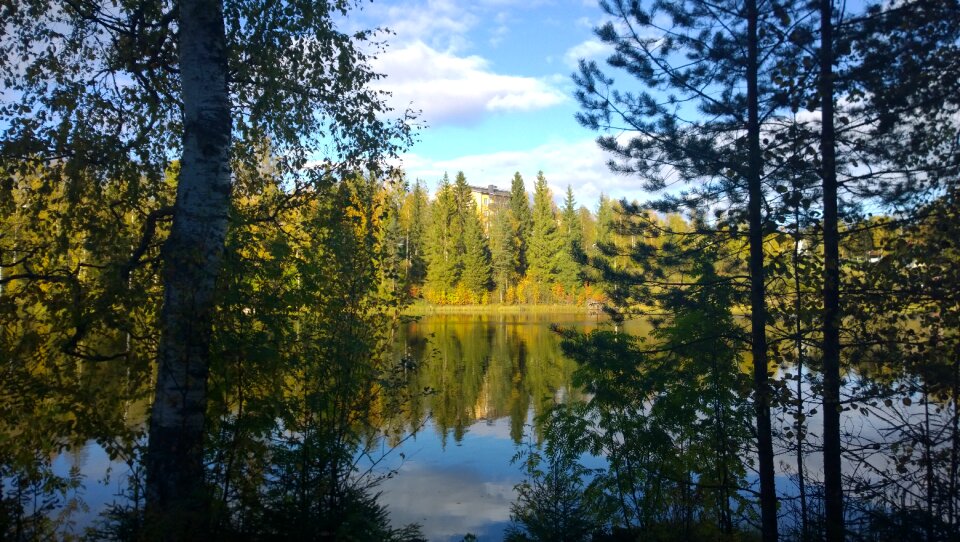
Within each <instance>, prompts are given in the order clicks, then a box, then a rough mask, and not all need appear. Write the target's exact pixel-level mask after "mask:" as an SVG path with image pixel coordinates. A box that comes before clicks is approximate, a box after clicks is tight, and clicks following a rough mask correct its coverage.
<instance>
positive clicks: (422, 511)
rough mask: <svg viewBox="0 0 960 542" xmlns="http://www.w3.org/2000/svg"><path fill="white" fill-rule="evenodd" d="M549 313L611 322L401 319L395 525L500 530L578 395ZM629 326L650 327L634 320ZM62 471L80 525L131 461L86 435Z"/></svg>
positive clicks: (389, 459) (491, 535)
mask: <svg viewBox="0 0 960 542" xmlns="http://www.w3.org/2000/svg"><path fill="white" fill-rule="evenodd" d="M551 324H559V325H562V326H572V327H576V328H579V329H592V328H595V327H597V326H598V325H605V324H599V323H598V322H597V320H596V319H595V318H592V317H587V316H583V315H542V314H538V315H434V316H426V317H423V318H420V319H419V320H417V321H413V322H409V323H407V324H404V326H403V327H402V329H401V330H400V333H399V336H398V340H397V341H396V344H395V352H394V355H395V356H396V357H397V358H398V359H399V358H400V357H407V358H409V359H411V360H414V361H415V362H416V364H417V365H418V367H417V368H416V369H415V370H411V372H410V374H409V377H408V386H409V389H410V390H411V392H412V396H413V397H414V401H413V404H412V405H411V408H410V412H407V413H405V414H404V415H402V416H398V417H396V418H394V419H390V420H389V421H388V423H389V424H392V425H393V427H392V429H393V431H392V434H394V435H395V436H394V437H393V438H392V439H388V440H392V442H389V441H385V442H384V443H383V444H382V448H381V450H380V452H381V453H382V454H386V455H385V458H384V459H383V460H382V461H380V462H379V463H378V464H377V465H376V466H375V467H374V469H375V470H376V472H379V473H381V474H388V473H390V472H393V473H394V475H392V476H391V477H389V478H387V479H385V480H384V481H383V482H382V483H381V485H380V487H379V490H380V491H382V495H381V501H382V502H383V503H385V504H386V505H387V506H388V507H389V510H390V513H391V518H392V520H393V522H394V524H396V525H403V524H407V523H413V522H416V523H419V524H420V525H422V527H423V532H424V534H425V535H426V536H427V538H429V539H430V540H439V541H446V540H461V539H462V538H463V536H464V535H465V534H467V533H472V534H474V535H477V536H478V537H480V539H481V540H500V539H501V538H502V534H503V531H504V529H505V528H506V526H507V524H508V522H509V515H510V503H511V502H513V500H514V496H515V492H514V489H513V488H514V486H515V485H516V484H517V483H519V482H520V481H521V480H522V478H523V476H522V473H521V471H520V469H519V467H518V466H516V465H513V464H512V463H511V458H512V457H513V456H514V454H515V453H516V452H517V450H518V446H519V445H520V444H521V443H522V442H523V440H524V439H525V438H535V437H533V436H532V431H533V430H532V427H533V425H534V420H535V418H536V416H537V415H538V414H540V413H541V412H543V411H544V409H546V408H548V407H549V406H551V405H553V404H554V403H555V402H558V401H567V400H571V399H577V398H579V397H580V395H579V393H578V390H576V389H574V388H573V387H572V386H571V376H572V374H573V371H574V369H575V368H576V366H575V364H574V363H573V362H572V361H570V360H569V359H567V358H565V357H564V356H563V354H562V353H561V350H560V341H559V337H558V336H557V334H556V333H554V332H552V331H551V330H550V325H551ZM628 328H629V330H630V331H632V332H634V333H646V332H647V328H646V327H645V326H643V325H640V324H636V323H634V324H628ZM424 389H429V390H430V392H429V393H422V390H424ZM137 410H142V409H140V408H137ZM140 416H142V412H141V413H140ZM375 456H376V454H375ZM361 467H363V465H361ZM54 470H55V472H56V473H57V474H60V475H67V474H69V472H70V471H71V470H73V471H74V472H76V473H79V474H81V475H82V476H83V484H82V487H80V488H78V489H77V490H76V491H75V492H72V493H70V495H71V496H72V497H77V498H78V502H80V501H82V506H80V507H79V508H78V509H76V510H75V511H74V512H72V514H71V517H72V521H71V522H70V523H72V526H73V527H72V530H74V531H76V532H82V530H83V528H84V527H85V526H87V525H89V524H90V523H91V522H92V521H94V520H95V519H96V518H97V515H98V514H99V513H100V511H102V510H103V508H104V506H105V505H107V504H109V503H110V502H112V501H114V500H116V499H117V498H118V495H120V494H121V493H122V492H123V490H124V487H125V486H124V482H123V480H124V479H125V476H126V475H127V474H128V473H129V470H130V469H129V467H128V465H127V464H125V463H123V462H120V461H111V460H110V459H109V457H108V456H107V454H106V452H105V451H104V450H103V448H102V447H100V446H99V445H97V444H96V443H94V442H93V441H90V442H89V443H87V444H86V445H85V446H82V447H79V448H75V449H73V450H71V451H69V452H67V453H63V454H60V455H59V456H57V457H56V458H55V459H54ZM65 530H66V531H70V530H71V527H70V525H67V526H66V529H65Z"/></svg>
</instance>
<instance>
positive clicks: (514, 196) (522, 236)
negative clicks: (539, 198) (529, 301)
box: [510, 171, 533, 277]
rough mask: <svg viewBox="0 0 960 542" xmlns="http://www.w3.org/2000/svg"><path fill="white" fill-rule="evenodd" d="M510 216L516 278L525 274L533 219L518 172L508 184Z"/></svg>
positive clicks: (528, 198) (528, 199)
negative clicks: (514, 249) (514, 245)
mask: <svg viewBox="0 0 960 542" xmlns="http://www.w3.org/2000/svg"><path fill="white" fill-rule="evenodd" d="M510 214H511V215H512V219H511V220H512V223H513V236H514V237H515V238H516V239H517V249H518V257H517V276H520V277H522V276H524V275H526V273H527V266H528V265H529V258H528V256H527V250H528V246H529V242H530V232H531V230H532V229H533V217H532V215H531V214H530V197H529V196H528V195H527V189H526V187H524V185H523V177H521V176H520V172H519V171H518V172H516V173H514V174H513V180H512V181H511V183H510Z"/></svg>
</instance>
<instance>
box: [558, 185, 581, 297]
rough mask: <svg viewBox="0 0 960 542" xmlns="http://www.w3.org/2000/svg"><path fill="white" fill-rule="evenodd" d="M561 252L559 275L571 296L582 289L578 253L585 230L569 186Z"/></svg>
mask: <svg viewBox="0 0 960 542" xmlns="http://www.w3.org/2000/svg"><path fill="white" fill-rule="evenodd" d="M558 240H559V244H560V250H559V251H558V252H557V274H558V279H559V282H560V284H562V285H563V288H564V290H565V291H566V292H567V293H568V294H570V293H574V292H576V290H577V288H579V287H580V284H581V279H580V264H579V263H577V258H576V253H577V252H579V251H581V250H583V247H582V244H583V228H582V225H581V224H580V216H579V214H578V213H577V203H576V201H575V200H574V198H573V189H572V188H571V187H570V186H567V197H566V199H565V200H564V203H563V212H562V213H561V215H560V231H559V235H558Z"/></svg>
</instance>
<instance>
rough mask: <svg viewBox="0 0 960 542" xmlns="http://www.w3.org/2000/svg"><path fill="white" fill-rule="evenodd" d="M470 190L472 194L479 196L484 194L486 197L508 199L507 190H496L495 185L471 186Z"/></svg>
mask: <svg viewBox="0 0 960 542" xmlns="http://www.w3.org/2000/svg"><path fill="white" fill-rule="evenodd" d="M470 190H472V191H473V192H479V193H481V194H486V195H488V196H493V197H502V198H509V197H510V191H509V190H501V189H499V188H497V187H496V185H492V184H491V185H489V186H471V187H470Z"/></svg>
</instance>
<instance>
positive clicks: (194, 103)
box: [0, 0, 960, 542]
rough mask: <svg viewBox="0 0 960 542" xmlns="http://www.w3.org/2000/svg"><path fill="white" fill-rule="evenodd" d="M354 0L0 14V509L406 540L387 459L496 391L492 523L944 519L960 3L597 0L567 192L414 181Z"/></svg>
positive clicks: (948, 485) (952, 363)
mask: <svg viewBox="0 0 960 542" xmlns="http://www.w3.org/2000/svg"><path fill="white" fill-rule="evenodd" d="M356 9H359V6H358V5H357V4H354V3H353V2H349V1H338V2H329V3H316V2H312V1H308V0H285V1H282V2H244V1H232V0H178V1H166V0H159V1H155V2H126V1H117V2H110V1H107V2H101V1H98V0H70V1H68V2H64V3H62V4H61V3H50V2H47V1H45V0H17V1H14V2H9V3H5V4H4V5H2V6H0V16H2V21H3V31H2V33H0V75H2V87H0V90H2V102H0V131H2V134H3V137H2V140H0V167H2V171H3V174H2V178H0V538H2V539H10V540H17V541H20V540H50V539H72V540H150V541H153V540H164V541H174V540H200V539H203V540H359V541H366V540H370V541H380V540H384V541H388V540H392V541H398V542H399V541H417V540H426V539H427V537H426V535H425V534H424V532H423V526H422V525H419V524H417V523H409V524H395V522H393V521H392V520H391V516H390V509H389V508H388V507H387V506H386V505H385V504H384V503H383V502H382V499H381V497H382V496H381V493H380V491H379V489H378V488H380V487H382V484H383V483H385V482H386V481H388V480H390V479H392V478H394V477H397V476H403V475H404V473H403V472H402V469H399V468H388V467H383V465H385V464H387V463H388V460H387V458H389V457H391V455H390V454H391V453H393V451H394V450H400V449H402V446H403V444H404V443H405V442H407V441H409V440H411V439H413V440H415V439H416V438H417V435H418V432H421V431H427V430H428V429H427V428H428V427H429V428H432V430H435V431H437V432H438V433H440V434H441V439H442V441H443V442H444V446H446V442H447V438H448V436H449V437H450V438H452V439H453V441H455V442H456V443H458V445H459V443H460V442H461V441H462V439H463V438H464V435H466V434H468V433H469V431H470V428H471V427H475V425H474V424H477V423H479V422H480V421H482V420H488V421H489V420H491V419H494V418H508V420H509V421H508V422H507V424H508V426H509V438H510V439H511V442H512V443H513V444H514V445H515V446H516V453H515V455H514V457H513V465H514V466H515V467H516V468H518V469H520V471H522V473H523V480H522V481H521V482H520V483H518V484H517V485H516V486H515V487H514V488H513V493H511V495H512V498H513V503H512V505H511V506H510V509H509V522H508V525H507V526H506V527H505V531H504V537H505V538H506V539H507V540H511V541H530V540H537V541H560V540H562V541H603V540H609V541H613V540H663V541H672V540H716V541H733V540H762V541H764V542H774V541H777V540H796V541H803V542H807V541H819V540H826V541H828V542H838V541H842V540H864V541H886V540H923V541H928V542H933V541H950V540H957V539H960V408H958V403H957V401H958V396H960V276H958V270H960V266H958V262H960V246H958V243H960V187H958V180H960V2H957V0H903V1H896V2H886V1H867V2H863V3H861V4H858V5H856V6H853V5H847V4H845V3H835V2H832V1H831V0H809V1H806V0H805V1H789V0H729V1H728V0H719V1H716V2H714V1H705V0H679V1H675V2H661V1H655V0H651V1H628V0H601V1H600V2H599V9H598V10H597V11H598V14H599V13H601V12H602V13H603V15H604V19H602V20H603V21H604V22H602V23H601V24H599V26H597V27H596V28H595V30H594V32H595V36H596V38H597V39H598V40H599V41H600V42H602V43H603V44H604V45H605V46H606V47H607V49H606V50H607V51H608V54H607V56H606V57H605V58H604V59H603V60H599V61H598V60H591V59H587V58H584V59H581V60H580V62H579V65H578V68H577V71H576V73H574V74H573V76H572V87H573V88H574V90H573V92H572V96H571V97H572V99H574V100H575V101H576V103H577V105H578V108H579V112H578V113H577V115H576V118H575V119H570V122H571V124H574V123H579V124H580V125H581V126H583V127H585V128H587V129H589V130H591V131H594V132H596V133H597V144H598V146H599V147H600V148H601V149H602V150H603V151H604V153H605V155H606V156H607V157H608V158H609V163H608V167H609V169H610V173H609V174H610V175H611V178H612V176H615V175H616V176H626V177H628V178H630V179H633V180H635V183H636V186H637V189H638V192H639V191H641V190H642V192H643V193H645V194H649V195H650V197H649V198H648V199H646V200H642V201H641V200H640V199H612V198H609V197H606V196H602V197H601V198H600V200H599V202H597V203H596V205H595V206H594V207H593V208H589V207H587V206H585V205H584V203H585V202H579V203H578V202H577V200H576V199H575V195H574V191H573V189H572V188H570V187H568V188H567V190H566V193H565V194H554V193H552V191H551V190H550V188H549V185H548V178H549V175H550V170H549V168H545V171H546V173H545V172H544V171H541V172H539V173H538V174H537V175H536V178H535V180H534V182H533V183H532V190H531V191H529V192H528V189H527V187H526V186H525V181H524V178H523V177H522V176H521V174H520V173H519V172H518V173H516V174H515V175H514V177H513V178H512V179H502V180H498V182H502V183H504V184H506V183H507V182H509V183H510V190H509V191H506V190H504V191H502V192H503V195H502V198H501V199H500V200H499V201H494V202H492V203H489V204H484V205H480V204H478V201H480V200H477V199H476V196H475V195H474V192H476V190H477V188H476V187H474V186H472V185H471V184H470V183H471V181H469V179H470V178H471V177H472V176H473V175H474V173H473V172H471V171H466V172H464V171H461V172H458V173H457V174H455V176H454V180H453V181H451V180H450V178H449V176H448V175H446V174H445V175H444V176H443V177H442V179H414V180H412V182H411V180H410V179H408V178H407V176H406V174H405V173H404V166H403V163H402V161H401V160H400V158H401V157H402V155H403V153H404V151H406V150H407V149H409V148H411V147H412V146H413V145H415V142H416V141H415V140H416V132H417V130H418V129H420V128H421V127H420V125H419V124H418V123H417V112H416V111H414V110H412V109H411V110H395V109H392V108H391V106H390V105H388V102H387V96H386V95H385V94H384V92H385V91H383V90H380V89H379V87H377V86H376V83H377V82H378V81H380V80H381V79H382V76H381V75H380V74H378V73H377V72H376V71H375V70H374V69H373V67H372V61H373V60H374V57H375V56H376V52H377V51H378V50H379V49H378V47H381V46H382V40H387V41H389V39H390V34H389V32H388V31H386V30H384V29H374V30H359V31H356V30H352V29H351V30H345V29H344V28H345V27H347V25H346V23H345V21H349V20H350V18H351V17H352V16H353V15H354V13H355V10H356ZM422 129H429V128H422ZM434 182H436V183H437V184H436V185H435V189H434V190H433V191H432V193H431V191H430V189H429V188H428V185H427V183H431V184H432V183H434ZM491 188H492V187H491ZM507 192H509V193H507ZM557 196H560V200H559V201H558V200H557ZM485 205H486V206H485ZM589 205H591V206H592V205H593V203H592V202H590V203H589ZM424 305H426V306H431V307H435V306H440V305H458V306H459V305H463V306H468V307H472V308H474V309H476V310H477V311H478V312H483V310H484V308H483V307H479V306H480V305H493V306H498V307H503V306H507V305H511V306H513V305H516V306H521V307H523V308H525V309H529V308H531V307H533V306H535V305H548V306H553V305H567V306H570V307H576V308H577V310H582V311H583V312H584V313H585V312H586V311H587V306H588V305H589V306H597V307H602V311H603V315H602V322H601V321H600V320H601V318H600V317H599V316H597V317H596V318H595V319H594V320H593V321H592V322H591V323H590V325H589V326H584V325H579V324H577V323H576V322H574V321H573V320H569V319H566V320H564V319H560V318H557V319H556V320H554V325H551V326H550V327H549V328H545V329H548V331H549V333H541V332H537V331H530V330H526V331H518V330H519V329H522V326H516V327H515V328H510V327H508V326H505V325H502V323H496V322H495V323H496V325H498V326H500V327H490V328H489V330H488V331H483V330H482V329H479V328H472V327H465V328H459V327H457V326H449V327H450V329H449V330H445V332H448V334H446V335H441V334H439V332H429V333H428V332H420V331H417V329H418V328H417V327H416V326H417V322H416V317H414V316H411V314H412V312H411V311H410V309H411V307H416V306H424ZM478 321H480V322H482V323H485V322H486V320H483V318H480V319H478ZM637 322H640V323H641V324H642V326H643V328H642V329H643V331H642V332H641V331H638V329H639V328H638V327H636V326H637V325H638V324H637ZM491 325H493V324H491ZM631 325H632V326H634V327H631ZM465 329H466V331H465ZM511 330H512V331H511ZM541 331H542V330H541ZM551 341H553V342H551ZM478 345H479V346H478ZM557 345H558V346H557ZM534 351H535V355H534ZM505 360H507V361H505ZM478 390H479V391H478ZM527 416H530V417H532V418H533V421H532V423H530V424H529V426H528V425H527ZM90 443H93V445H95V447H96V449H98V450H102V451H103V453H104V454H105V456H106V457H107V458H108V460H109V463H110V465H111V467H110V469H108V472H107V473H106V474H101V475H100V476H105V477H106V479H107V480H108V481H109V480H110V479H113V480H116V479H117V478H122V484H121V488H122V489H121V491H120V494H118V495H117V496H116V497H117V498H115V499H113V500H112V502H111V503H110V504H109V505H107V506H104V507H103V509H100V510H92V511H91V510H88V509H86V506H85V504H84V500H83V496H84V493H85V491H86V490H87V488H88V487H89V484H90V481H89V480H86V479H85V477H84V475H82V474H81V472H80V470H79V467H76V466H75V465H74V466H71V467H69V468H67V469H63V468H61V467H58V466H57V465H58V461H60V460H61V458H63V457H66V456H68V455H69V454H70V453H73V452H74V451H76V450H78V449H89V448H84V447H89V446H90V445H91V444H90ZM399 454H400V452H398V453H397V454H395V455H399ZM119 465H122V466H123V467H124V469H123V471H122V472H120V471H119V470H115V469H116V466H119ZM111 477H112V478H111ZM88 512H90V514H89V515H91V516H92V519H89V520H83V521H82V522H81V521H80V520H78V519H77V518H78V517H80V516H81V515H83V514H87V513H88ZM458 539H459V538H458ZM463 539H464V540H472V539H476V537H475V536H473V535H471V534H469V533H466V532H464V533H463Z"/></svg>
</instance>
